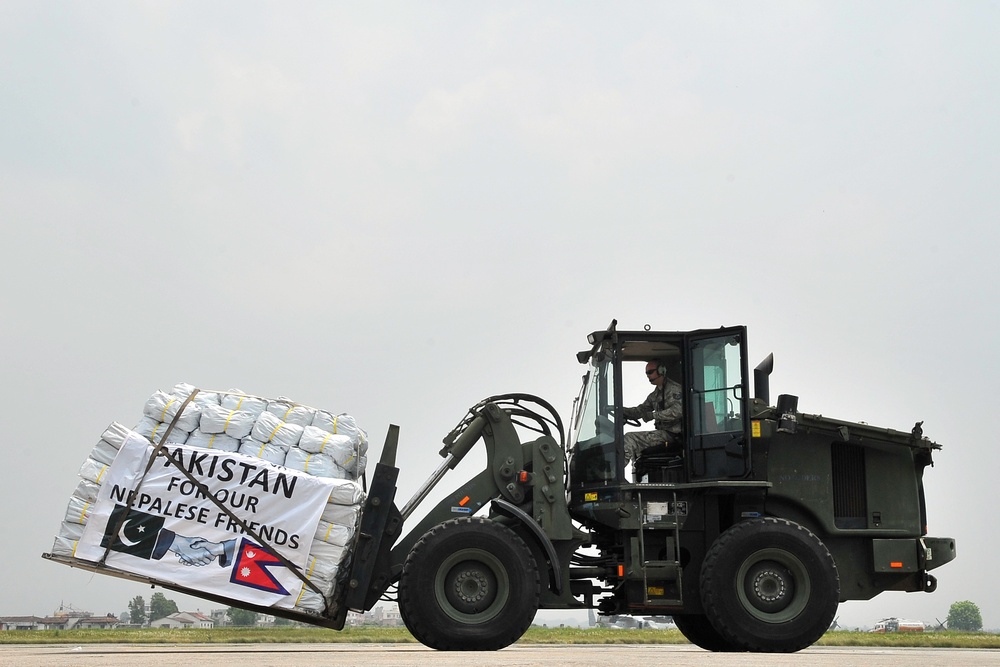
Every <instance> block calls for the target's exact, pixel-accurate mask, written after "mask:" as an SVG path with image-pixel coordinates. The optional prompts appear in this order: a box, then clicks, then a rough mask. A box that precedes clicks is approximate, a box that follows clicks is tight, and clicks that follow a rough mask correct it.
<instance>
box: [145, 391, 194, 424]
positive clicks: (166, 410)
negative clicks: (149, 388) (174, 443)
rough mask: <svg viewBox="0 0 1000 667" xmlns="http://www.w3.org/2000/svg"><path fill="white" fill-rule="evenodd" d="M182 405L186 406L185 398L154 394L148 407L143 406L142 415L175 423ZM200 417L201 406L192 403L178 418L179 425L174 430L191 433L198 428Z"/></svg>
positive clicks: (148, 401) (147, 404)
mask: <svg viewBox="0 0 1000 667" xmlns="http://www.w3.org/2000/svg"><path fill="white" fill-rule="evenodd" d="M182 405H184V399H183V398H177V397H176V396H173V395H172V394H167V393H164V392H162V391H157V392H154V393H153V395H152V396H150V397H149V400H147V401H146V405H145V406H143V409H142V414H144V415H145V416H147V417H149V418H151V419H155V420H156V421H158V422H164V423H168V424H169V423H170V422H171V421H173V419H174V417H175V416H176V415H177V411H178V410H180V408H181V406H182ZM200 417H201V406H199V405H198V404H197V403H196V402H194V401H192V402H190V403H188V404H187V407H185V408H184V412H182V413H181V416H180V418H178V420H177V425H176V426H175V427H174V430H177V429H180V430H182V431H184V432H185V433H190V432H191V431H193V430H195V429H196V428H198V419H199V418H200Z"/></svg>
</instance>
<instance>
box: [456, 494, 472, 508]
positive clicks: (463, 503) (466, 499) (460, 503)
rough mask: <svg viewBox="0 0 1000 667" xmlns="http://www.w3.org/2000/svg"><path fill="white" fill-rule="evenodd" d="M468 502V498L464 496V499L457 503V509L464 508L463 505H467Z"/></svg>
mask: <svg viewBox="0 0 1000 667" xmlns="http://www.w3.org/2000/svg"><path fill="white" fill-rule="evenodd" d="M469 500H470V499H469V496H466V497H464V498H462V499H461V500H459V501H458V506H459V507H465V504H466V503H468V502H469Z"/></svg>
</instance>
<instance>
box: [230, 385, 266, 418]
mask: <svg viewBox="0 0 1000 667" xmlns="http://www.w3.org/2000/svg"><path fill="white" fill-rule="evenodd" d="M221 405H222V407H224V408H225V409H226V410H242V411H243V412H252V413H253V414H254V415H259V414H260V413H262V412H264V410H265V409H267V401H265V400H264V399H263V398H257V397H256V396H247V395H246V394H245V393H243V391H241V390H239V389H230V390H229V391H228V392H226V393H225V394H223V395H222V401H221Z"/></svg>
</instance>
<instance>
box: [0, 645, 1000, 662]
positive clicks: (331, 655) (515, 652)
mask: <svg viewBox="0 0 1000 667" xmlns="http://www.w3.org/2000/svg"><path fill="white" fill-rule="evenodd" d="M602 663H603V664H607V663H613V664H618V665H625V664H628V663H630V664H632V665H635V666H638V665H643V666H653V665H669V667H689V666H690V667H718V666H720V665H739V666H740V667H783V666H785V665H795V666H796V667H801V666H803V665H807V666H808V667H855V666H856V667H924V666H925V665H926V666H927V667H939V666H940V665H947V666H948V667H986V666H988V665H997V666H998V667H1000V651H979V650H952V649H867V648H843V647H813V648H809V649H806V650H805V651H801V652H799V653H793V654H790V655H784V654H781V655H776V654H749V653H729V654H725V653H708V652H706V651H702V650H701V649H697V648H694V647H692V646H689V645H681V646H673V645H670V646H664V645H634V644H631V645H601V646H593V645H588V646H532V645H525V646H511V647H509V648H506V649H504V650H502V651H495V652H490V653H450V652H437V651H432V650H430V649H428V648H425V647H423V646H419V645H411V644H404V645H398V644H394V645H373V644H253V645H194V646H192V645H181V646H161V645H156V646H151V645H147V646H137V645H134V644H127V645H124V644H123V645H116V644H106V645H99V644H86V645H83V646H68V645H67V646H61V645H60V646H53V645H43V646H28V645H16V646H0V667H81V666H82V667H89V666H91V665H92V666H93V667H167V666H168V665H169V666H170V667H173V666H175V665H191V666H193V667H230V666H231V665H236V664H242V665H244V666H245V667H320V666H323V667H336V666H340V665H350V666H351V667H355V666H357V665H372V666H373V667H374V666H377V667H431V666H433V667H529V666H532V667H533V666H536V665H537V666H538V667H586V666H588V665H590V666H594V665H601V664H602Z"/></svg>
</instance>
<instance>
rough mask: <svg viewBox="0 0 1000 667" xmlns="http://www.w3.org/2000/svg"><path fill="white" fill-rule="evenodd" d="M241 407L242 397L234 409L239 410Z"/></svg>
mask: <svg viewBox="0 0 1000 667" xmlns="http://www.w3.org/2000/svg"><path fill="white" fill-rule="evenodd" d="M241 405H243V397H242V396H240V400H238V401H236V409H237V410H239V409H240V406H241Z"/></svg>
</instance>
